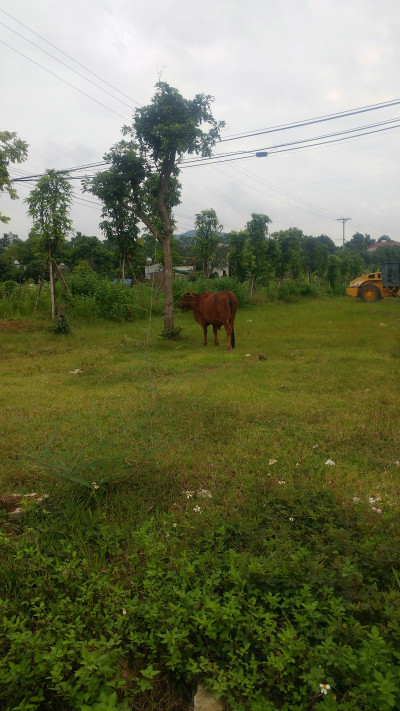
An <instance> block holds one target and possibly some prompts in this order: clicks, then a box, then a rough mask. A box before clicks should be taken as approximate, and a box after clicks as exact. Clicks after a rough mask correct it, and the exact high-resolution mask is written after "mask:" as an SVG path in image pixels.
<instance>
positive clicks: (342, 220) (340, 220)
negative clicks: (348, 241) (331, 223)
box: [336, 217, 351, 247]
mask: <svg viewBox="0 0 400 711" xmlns="http://www.w3.org/2000/svg"><path fill="white" fill-rule="evenodd" d="M347 220H351V217H337V218H336V221H337V222H341V223H342V224H343V247H344V226H345V224H346V222H347Z"/></svg>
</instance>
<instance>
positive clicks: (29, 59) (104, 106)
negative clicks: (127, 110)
mask: <svg viewBox="0 0 400 711" xmlns="http://www.w3.org/2000/svg"><path fill="white" fill-rule="evenodd" d="M0 42H1V43H2V44H4V45H5V46H6V47H8V48H9V49H12V50H13V52H16V53H17V54H20V55H21V57H24V58H25V59H27V60H28V61H29V62H32V64H36V66H37V67H40V69H44V71H45V72H48V73H49V74H51V75H52V76H53V77H55V78H56V79H59V80H60V81H62V82H63V83H64V84H67V85H68V86H70V87H72V89H75V91H79V93H80V94H83V95H84V96H87V98H88V99H91V100H92V101H95V102H96V104H99V106H102V107H103V109H107V111H111V112H112V113H113V114H115V115H116V116H119V117H120V118H122V119H123V120H124V121H129V120H130V119H128V118H127V117H126V116H122V114H119V113H118V112H117V111H114V109H111V108H110V107H109V106H106V104H103V103H102V102H101V101H98V100H97V99H95V98H94V97H93V96H90V94H87V93H86V91H83V89H79V88H78V87H77V86H75V85H74V84H71V82H69V81H67V80H66V79H63V78H62V77H59V76H58V74H55V73H54V72H52V71H51V70H50V69H47V68H46V67H44V66H43V65H42V64H39V62H36V61H35V60H34V59H31V57H28V56H27V55H26V54H24V53H23V52H20V51H19V49H16V48H15V47H12V46H11V45H10V44H7V42H4V40H0Z"/></svg>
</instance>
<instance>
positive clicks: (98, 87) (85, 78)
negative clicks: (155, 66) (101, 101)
mask: <svg viewBox="0 0 400 711" xmlns="http://www.w3.org/2000/svg"><path fill="white" fill-rule="evenodd" d="M0 25H1V26H2V27H5V28H6V29H7V30H10V32H14V34H16V35H18V37H22V39H23V40H25V41H26V42H29V44H31V45H33V46H34V47H36V48H37V49H38V50H39V51H40V52H44V54H47V56H48V57H51V58H52V59H54V60H55V61H56V62H59V64H62V65H63V66H64V67H67V69H69V70H70V71H71V72H74V74H77V75H78V76H79V77H81V78H82V79H84V80H85V81H87V82H89V83H90V84H93V86H95V87H96V89H100V91H103V92H104V93H105V94H108V96H111V97H112V98H113V99H115V100H116V101H120V102H121V104H124V106H128V108H130V109H132V111H134V110H135V109H134V107H133V106H131V105H130V104H127V102H126V101H124V100H123V99H119V98H118V96H115V95H114V94H111V92H110V91H107V89H104V88H103V87H102V86H99V84H96V83H95V82H94V81H92V80H91V79H88V77H85V75H84V74H82V73H81V72H78V71H77V70H76V69H73V68H72V67H70V66H69V65H68V64H66V62H63V61H62V60H61V59H57V57H55V56H54V55H53V54H50V52H47V51H46V50H45V49H42V47H39V45H38V44H36V43H35V42H32V41H31V40H30V39H28V38H27V37H24V36H23V35H21V34H20V33H19V32H17V31H16V30H13V29H12V27H8V25H5V24H4V22H0ZM43 68H44V67H43Z"/></svg>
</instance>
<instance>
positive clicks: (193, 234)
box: [174, 230, 196, 239]
mask: <svg viewBox="0 0 400 711" xmlns="http://www.w3.org/2000/svg"><path fill="white" fill-rule="evenodd" d="M174 237H175V239H181V237H196V230H187V232H182V233H181V234H179V235H174Z"/></svg>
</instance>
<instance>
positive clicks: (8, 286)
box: [0, 279, 18, 296]
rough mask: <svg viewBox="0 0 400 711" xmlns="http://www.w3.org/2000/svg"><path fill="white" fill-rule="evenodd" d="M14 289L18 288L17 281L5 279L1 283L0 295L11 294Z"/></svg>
mask: <svg viewBox="0 0 400 711" xmlns="http://www.w3.org/2000/svg"><path fill="white" fill-rule="evenodd" d="M16 289H18V282H17V281H14V280H13V279H7V281H3V283H2V284H1V287H0V296H3V295H4V296H11V295H12V294H13V292H14V291H15V290H16Z"/></svg>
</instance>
